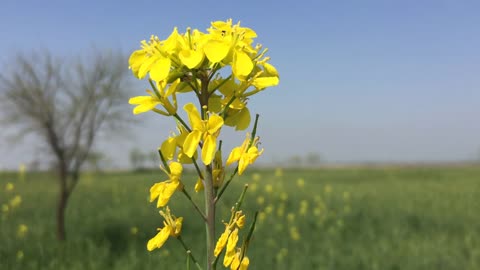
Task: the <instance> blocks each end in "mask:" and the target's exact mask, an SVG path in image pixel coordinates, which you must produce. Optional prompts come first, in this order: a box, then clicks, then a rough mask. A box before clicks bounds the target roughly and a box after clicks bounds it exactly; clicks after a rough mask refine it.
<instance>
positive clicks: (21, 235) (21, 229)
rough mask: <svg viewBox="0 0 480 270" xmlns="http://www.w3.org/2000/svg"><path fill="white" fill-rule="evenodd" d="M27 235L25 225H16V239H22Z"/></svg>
mask: <svg viewBox="0 0 480 270" xmlns="http://www.w3.org/2000/svg"><path fill="white" fill-rule="evenodd" d="M27 233H28V227H27V225H25V224H20V225H18V229H17V236H18V238H24V237H25V235H27Z"/></svg>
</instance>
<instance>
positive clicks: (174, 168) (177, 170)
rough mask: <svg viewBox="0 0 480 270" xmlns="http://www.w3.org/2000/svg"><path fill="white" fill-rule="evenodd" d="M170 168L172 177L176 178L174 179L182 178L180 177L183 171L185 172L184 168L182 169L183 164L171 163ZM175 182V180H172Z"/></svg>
mask: <svg viewBox="0 0 480 270" xmlns="http://www.w3.org/2000/svg"><path fill="white" fill-rule="evenodd" d="M168 167H169V168H170V176H171V177H174V178H177V179H178V178H180V176H181V175H182V171H183V167H182V164H181V163H179V162H175V161H174V162H171V163H170V165H168ZM171 180H173V179H171Z"/></svg>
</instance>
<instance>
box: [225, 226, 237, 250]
mask: <svg viewBox="0 0 480 270" xmlns="http://www.w3.org/2000/svg"><path fill="white" fill-rule="evenodd" d="M237 242H238V229H237V228H235V230H233V232H232V233H231V234H230V236H229V237H228V242H227V252H230V251H232V250H233V251H235V247H236V246H237Z"/></svg>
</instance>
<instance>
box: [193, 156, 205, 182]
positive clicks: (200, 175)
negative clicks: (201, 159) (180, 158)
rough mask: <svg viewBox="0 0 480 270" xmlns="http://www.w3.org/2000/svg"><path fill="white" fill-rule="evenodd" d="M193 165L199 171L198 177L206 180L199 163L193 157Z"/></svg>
mask: <svg viewBox="0 0 480 270" xmlns="http://www.w3.org/2000/svg"><path fill="white" fill-rule="evenodd" d="M192 161H193V165H195V169H197V173H198V177H200V179H202V180H204V179H205V178H204V177H203V174H202V172H201V171H200V168H199V167H198V164H197V161H196V160H195V157H192Z"/></svg>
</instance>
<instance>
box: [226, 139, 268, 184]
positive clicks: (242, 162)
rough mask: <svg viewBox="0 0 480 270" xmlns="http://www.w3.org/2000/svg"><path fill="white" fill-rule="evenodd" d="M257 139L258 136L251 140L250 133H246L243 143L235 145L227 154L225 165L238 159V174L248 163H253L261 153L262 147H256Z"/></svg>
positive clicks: (240, 173)
mask: <svg viewBox="0 0 480 270" xmlns="http://www.w3.org/2000/svg"><path fill="white" fill-rule="evenodd" d="M258 140H259V138H258V137H256V138H254V139H253V140H252V139H251V138H250V134H249V133H247V137H246V138H245V141H244V142H243V144H242V145H241V146H239V147H235V148H234V149H233V150H232V152H231V153H230V155H229V156H228V159H227V166H229V165H230V164H232V163H233V162H236V161H238V175H242V173H243V172H244V171H245V169H246V168H247V167H248V165H251V164H253V163H254V162H255V160H256V159H257V158H258V157H259V156H260V155H261V154H262V153H263V149H262V150H260V151H259V150H258V148H257V145H258Z"/></svg>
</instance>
